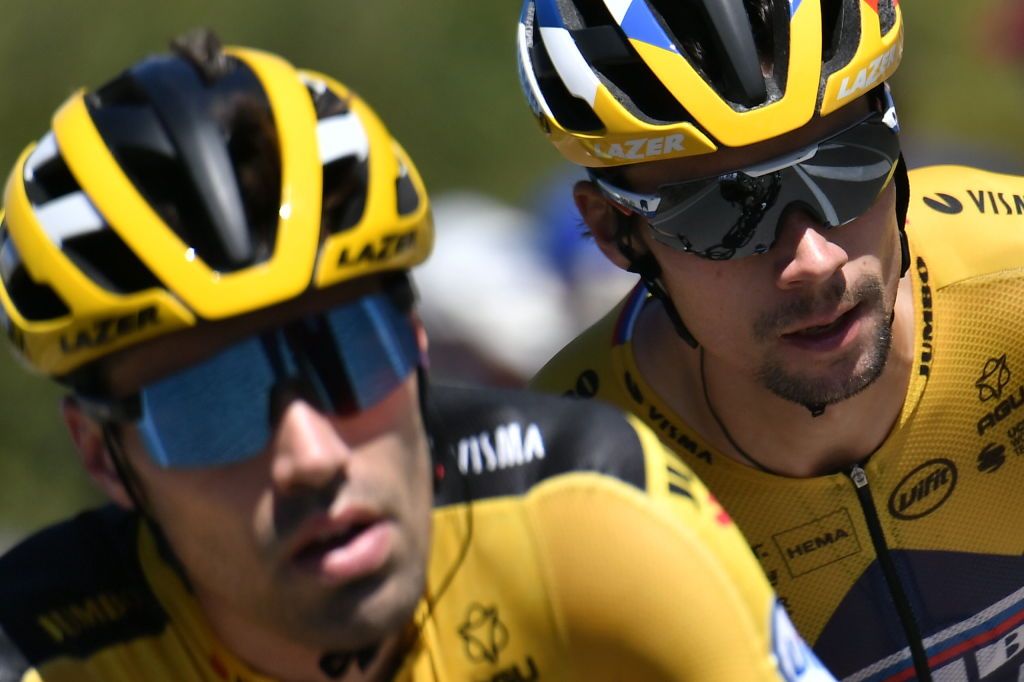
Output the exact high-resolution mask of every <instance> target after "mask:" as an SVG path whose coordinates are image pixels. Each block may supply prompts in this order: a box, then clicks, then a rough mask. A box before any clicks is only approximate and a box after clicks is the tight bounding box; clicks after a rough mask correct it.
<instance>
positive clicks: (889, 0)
mask: <svg viewBox="0 0 1024 682" xmlns="http://www.w3.org/2000/svg"><path fill="white" fill-rule="evenodd" d="M878 19H879V21H880V22H881V24H882V35H883V36H884V35H886V34H887V33H889V31H891V30H892V27H893V26H895V25H896V7H895V6H894V3H893V0H878Z"/></svg>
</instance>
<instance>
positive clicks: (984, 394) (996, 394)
mask: <svg viewBox="0 0 1024 682" xmlns="http://www.w3.org/2000/svg"><path fill="white" fill-rule="evenodd" d="M1008 383H1010V368H1009V367H1007V366H1006V353H1003V354H1002V355H1001V356H999V357H998V358H989V359H988V360H986V361H985V367H984V368H983V369H982V370H981V377H980V378H979V379H978V380H977V381H975V382H974V385H975V387H977V389H978V400H980V401H981V402H985V401H988V400H998V399H999V398H1002V397H1003V389H1004V388H1006V385H1007V384H1008Z"/></svg>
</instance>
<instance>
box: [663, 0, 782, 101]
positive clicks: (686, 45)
mask: <svg viewBox="0 0 1024 682" xmlns="http://www.w3.org/2000/svg"><path fill="white" fill-rule="evenodd" d="M647 2H648V4H649V5H650V7H651V12H652V14H653V15H654V16H655V17H656V18H657V19H658V21H659V22H660V23H661V25H662V28H663V29H664V30H665V32H666V33H667V34H668V35H669V36H670V37H671V38H672V41H673V43H674V44H675V45H676V46H678V48H679V51H680V53H682V54H683V55H684V56H685V57H686V58H687V59H688V60H689V61H690V63H691V64H693V66H694V67H695V68H696V69H697V71H698V72H700V74H701V75H702V76H703V77H704V79H705V80H706V81H707V82H708V84H709V85H711V87H713V88H714V89H715V90H716V91H717V92H718V93H719V94H720V95H721V96H722V98H723V99H725V100H727V101H729V102H730V103H731V104H733V106H734V107H736V108H753V107H756V106H759V105H762V104H765V103H766V102H767V101H768V99H769V91H768V87H767V84H766V83H765V77H764V75H763V74H764V73H765V72H766V71H770V72H774V73H779V72H780V70H779V69H778V68H776V67H777V66H778V65H776V64H774V63H768V64H765V62H769V61H770V60H771V59H772V58H773V57H774V56H775V55H774V48H773V46H772V44H771V40H772V33H773V32H772V31H771V30H763V29H762V26H763V25H764V24H767V23H768V22H771V21H773V19H774V18H775V17H778V16H779V15H780V14H781V12H780V5H779V3H778V2H777V0H769V2H768V3H764V2H751V1H750V0H689V1H687V2H680V1H679V0H647ZM782 4H784V5H785V6H786V7H785V10H786V11H785V13H784V16H785V17H786V19H787V22H786V25H785V26H784V27H783V28H785V29H786V30H787V31H788V3H782ZM765 9H767V10H768V13H767V14H766V13H765V12H764V10H765ZM769 25H770V24H769ZM766 67H768V68H766ZM779 89H781V88H779Z"/></svg>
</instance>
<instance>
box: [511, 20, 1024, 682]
mask: <svg viewBox="0 0 1024 682" xmlns="http://www.w3.org/2000/svg"><path fill="white" fill-rule="evenodd" d="M518 44H519V50H518V55H519V67H520V75H521V79H522V83H523V87H524V90H525V93H526V96H527V99H528V100H529V103H530V105H531V107H532V109H533V112H534V114H535V115H536V117H537V118H538V120H539V121H540V123H541V125H542V128H543V129H544V130H545V132H546V133H547V135H548V137H549V138H550V139H551V141H552V142H553V143H554V144H555V146H556V147H557V148H558V149H559V151H560V152H561V153H562V154H563V156H565V157H566V158H568V159H569V160H571V161H573V162H575V163H577V164H581V165H583V166H586V167H587V168H588V171H589V180H587V181H584V182H581V183H579V184H577V185H576V186H575V188H574V198H575V202H576V205H577V207H578V209H579V211H580V213H581V215H582V217H583V220H584V222H585V223H586V226H587V227H588V228H589V231H590V232H591V233H592V234H593V236H594V238H595V240H596V242H597V245H598V246H599V248H600V249H601V250H602V251H603V252H604V253H605V254H606V255H607V256H608V257H609V258H610V259H611V260H612V261H614V262H615V263H617V264H618V265H620V266H621V267H623V268H626V269H629V270H631V271H633V272H636V273H639V276H640V279H641V282H642V283H641V284H640V285H639V286H638V288H637V289H636V290H635V291H634V292H633V293H632V294H630V295H629V296H628V297H627V298H626V299H625V300H624V301H623V302H622V303H621V304H620V305H619V306H618V307H617V308H616V309H614V310H613V311H612V312H611V313H610V314H609V315H608V316H607V317H606V318H605V319H604V320H603V321H601V322H599V323H597V324H596V325H595V326H594V327H592V328H591V329H590V330H588V331H586V332H584V333H583V334H582V335H581V336H580V337H578V338H577V339H576V340H574V341H573V342H571V343H570V344H569V345H568V346H567V347H566V349H565V350H563V351H562V352H560V353H559V354H558V355H556V357H555V358H554V359H553V360H551V361H550V362H549V364H548V365H547V366H546V367H545V368H543V369H542V370H541V372H540V373H539V375H538V377H537V378H536V380H535V382H534V385H535V386H538V387H541V388H544V389H546V390H550V391H556V392H560V393H571V394H575V395H577V396H584V397H597V398H603V399H606V400H609V401H611V402H613V403H615V404H617V405H618V406H620V407H622V408H624V409H627V410H629V411H632V412H633V413H634V414H636V415H637V416H639V417H640V418H642V419H643V420H644V421H646V422H647V423H648V425H650V426H651V427H653V429H654V430H655V431H656V432H658V433H659V435H660V436H661V438H662V440H663V441H664V442H666V443H667V444H668V445H670V446H671V447H672V448H673V449H674V450H675V451H676V452H678V453H679V454H680V455H681V456H682V457H683V458H684V459H685V460H686V461H687V462H688V463H689V464H690V465H691V466H692V467H693V468H694V470H695V472H696V473H697V474H698V475H699V476H700V477H701V479H702V480H704V481H705V482H706V484H707V485H708V487H709V489H710V490H711V491H712V493H713V494H715V495H716V496H717V497H718V498H719V499H720V500H721V501H722V503H723V505H724V506H725V508H726V509H727V510H728V511H729V513H730V514H732V515H733V517H734V518H735V519H736V522H737V525H738V526H739V527H740V529H741V530H742V531H743V533H744V535H745V537H746V538H747V539H748V541H750V542H751V544H752V546H753V549H754V552H755V553H756V555H757V556H758V558H759V559H760V561H761V564H762V566H763V568H764V570H765V572H766V573H767V575H768V577H769V578H770V580H771V582H772V583H773V585H775V587H776V589H777V591H778V592H779V595H780V598H781V599H783V600H784V601H785V603H786V605H787V608H788V609H789V611H790V613H791V615H792V616H793V620H794V622H795V624H796V625H797V628H798V629H799V630H800V631H801V634H802V635H803V636H804V638H805V639H806V640H807V641H808V642H809V643H811V644H812V646H813V647H814V649H815V651H816V653H817V654H818V655H819V657H820V658H821V659H822V661H823V662H824V663H825V664H826V665H827V666H828V667H829V669H830V670H832V672H833V673H834V674H836V675H837V677H847V678H849V679H854V680H869V679H870V680H882V679H886V680H905V679H911V678H914V677H915V676H916V677H917V679H942V680H953V679H956V680H961V679H964V680H966V679H971V680H973V679H981V678H983V679H986V680H989V679H999V680H1003V679H1012V680H1018V679H1019V678H1020V676H1021V675H1024V672H1022V671H1024V668H1022V665H1024V647H1022V646H1021V645H1020V642H1021V637H1022V636H1024V631H1022V630H1021V616H1022V614H1024V557H1022V554H1024V533H1022V532H1021V528H1024V502H1022V500H1021V496H1020V490H1021V487H1022V484H1024V457H1021V456H1020V454H1021V453H1024V412H1020V411H1018V407H1019V406H1020V405H1022V404H1024V394H1022V393H1021V391H1022V390H1024V389H1022V387H1021V382H1020V379H1018V378H1017V377H1018V376H1019V375H1020V373H1021V372H1022V371H1024V341H1022V339H1024V335H1022V334H1021V330H1020V322H1019V321H1020V319H1021V316H1022V313H1024V277H1022V276H1021V270H1020V267H1021V253H1022V246H1024V230H1022V229H1021V221H1020V217H1019V216H1020V214H1021V212H1022V210H1024V198H1022V194H1021V188H1020V181H1019V179H1018V178H1014V177H1008V176H1003V175H997V174H994V173H987V172H983V171H979V170H974V169H967V168H957V167H949V166H946V167H936V168H925V169H921V170H918V171H915V172H913V173H911V174H910V175H909V182H908V174H907V172H906V167H905V164H904V162H903V159H902V157H901V154H900V146H899V136H898V133H899V126H898V122H897V118H896V110H895V108H894V106H893V103H892V100H891V98H890V94H889V91H888V88H887V86H886V84H885V82H886V79H888V78H889V77H890V76H891V75H892V73H893V72H894V71H895V69H896V67H897V65H898V63H899V61H900V57H901V54H902V49H903V13H902V11H901V4H900V3H899V2H898V0H877V1H875V0H790V1H782V0H694V1H693V2H686V3H681V2H669V0H632V2H630V1H624V2H605V3H593V2H584V1H583V0H564V1H562V0H559V1H556V0H527V2H526V3H525V6H524V10H523V12H522V15H521V19H520V25H519V33H518ZM910 187H913V190H914V193H913V195H912V194H911V193H910Z"/></svg>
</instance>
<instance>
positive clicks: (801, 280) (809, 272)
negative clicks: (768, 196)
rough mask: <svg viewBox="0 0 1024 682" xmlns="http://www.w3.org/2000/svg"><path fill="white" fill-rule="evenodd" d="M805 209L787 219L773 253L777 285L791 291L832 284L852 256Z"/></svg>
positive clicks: (779, 231)
mask: <svg viewBox="0 0 1024 682" xmlns="http://www.w3.org/2000/svg"><path fill="white" fill-rule="evenodd" d="M828 229H829V228H826V227H825V226H824V225H822V223H821V222H820V221H818V220H817V219H816V218H814V217H813V216H812V215H811V214H809V213H807V212H806V211H803V210H795V211H792V212H790V213H789V214H788V215H786V216H785V217H783V219H782V222H781V224H780V225H779V229H778V232H777V234H776V240H775V244H774V245H773V247H772V250H771V252H770V253H772V254H774V256H775V258H776V259H777V273H778V274H777V278H776V285H777V286H778V287H779V288H780V289H784V290H789V289H797V288H800V287H808V286H815V285H818V284H821V283H822V282H825V281H828V280H829V279H830V278H831V277H832V276H833V275H834V274H835V273H836V272H837V271H839V270H840V269H841V268H842V267H843V266H844V265H846V263H847V262H849V260H850V257H849V255H848V254H847V253H846V250H845V249H843V248H842V247H841V246H839V245H838V244H836V243H835V242H833V241H831V240H829V239H828V237H827V235H828V232H827V230H828Z"/></svg>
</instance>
